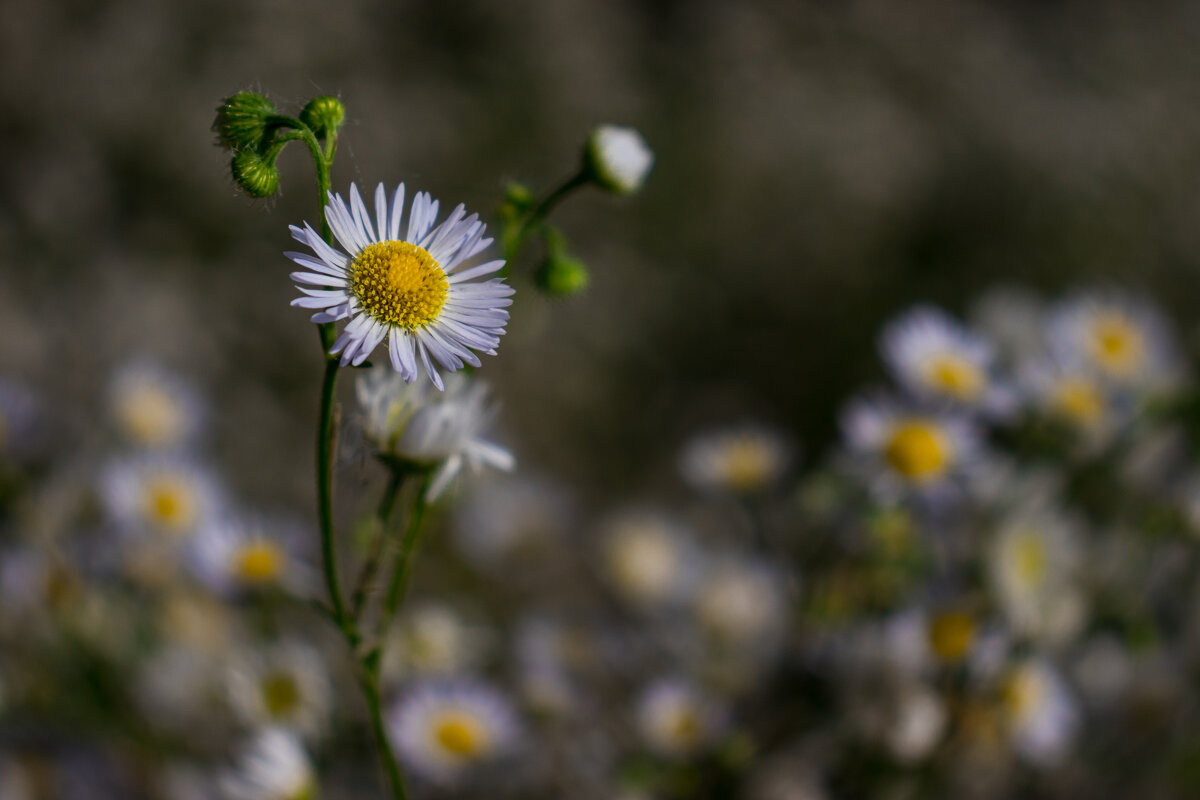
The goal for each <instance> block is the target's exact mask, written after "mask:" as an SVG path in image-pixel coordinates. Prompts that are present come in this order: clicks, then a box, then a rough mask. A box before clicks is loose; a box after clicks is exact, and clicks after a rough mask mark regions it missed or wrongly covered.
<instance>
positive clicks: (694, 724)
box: [666, 708, 704, 747]
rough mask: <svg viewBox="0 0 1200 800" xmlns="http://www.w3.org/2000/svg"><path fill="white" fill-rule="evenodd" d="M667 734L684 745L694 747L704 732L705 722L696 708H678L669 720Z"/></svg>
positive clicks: (676, 742) (677, 742)
mask: <svg viewBox="0 0 1200 800" xmlns="http://www.w3.org/2000/svg"><path fill="white" fill-rule="evenodd" d="M666 728H667V730H666V733H667V736H668V737H669V738H670V739H671V740H672V741H673V742H675V744H678V745H680V746H682V747H692V746H694V745H696V744H697V743H698V742H699V741H700V737H701V736H702V735H703V733H704V723H703V722H702V721H701V720H700V715H699V714H697V713H696V711H695V709H691V708H681V709H678V710H677V711H676V712H675V713H674V714H673V715H672V716H671V719H670V720H668V721H667V726H666Z"/></svg>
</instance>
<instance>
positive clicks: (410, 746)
mask: <svg viewBox="0 0 1200 800" xmlns="http://www.w3.org/2000/svg"><path fill="white" fill-rule="evenodd" d="M388 724H389V727H390V729H391V733H392V743H393V744H394V746H395V747H396V750H397V752H398V753H399V755H400V757H401V759H403V761H404V763H405V765H406V766H407V767H408V768H409V769H411V770H412V771H413V773H414V774H418V775H420V776H421V777H423V778H426V779H427V780H429V781H431V782H433V783H436V784H441V785H444V786H446V785H454V784H456V783H458V782H460V781H462V780H463V779H465V778H466V777H468V776H469V775H470V774H471V772H472V771H474V770H476V769H478V768H481V767H486V766H489V765H494V764H495V763H497V762H498V761H500V760H502V759H503V758H505V757H506V756H509V755H511V754H512V753H513V751H514V750H515V748H516V747H517V746H518V744H519V740H520V737H521V729H520V723H519V721H518V719H517V715H516V712H515V711H514V709H513V707H512V704H511V703H510V702H509V700H508V698H507V697H505V696H504V695H503V694H501V693H500V692H498V691H496V690H495V689H492V688H491V687H489V686H486V685H484V684H482V683H478V682H475V681H469V680H465V679H464V680H458V681H454V682H449V683H442V682H425V683H419V684H416V685H414V686H413V687H412V688H411V689H409V690H408V692H407V693H406V694H405V695H404V696H402V697H401V698H400V700H399V701H398V702H397V703H396V705H395V706H394V707H393V709H392V711H391V713H390V715H389V722H388Z"/></svg>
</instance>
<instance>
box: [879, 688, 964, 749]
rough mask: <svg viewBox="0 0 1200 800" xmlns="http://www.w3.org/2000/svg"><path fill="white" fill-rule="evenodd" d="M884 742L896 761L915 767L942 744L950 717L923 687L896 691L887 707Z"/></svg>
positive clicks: (942, 703)
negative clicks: (887, 716)
mask: <svg viewBox="0 0 1200 800" xmlns="http://www.w3.org/2000/svg"><path fill="white" fill-rule="evenodd" d="M889 711H890V714H889V719H888V723H889V724H888V725H887V728H886V730H885V732H884V739H885V741H886V743H887V746H888V749H889V750H891V752H892V755H893V756H895V758H896V760H897V761H900V762H901V763H904V764H914V763H917V762H919V761H921V760H923V759H925V758H927V757H928V756H929V755H930V753H932V752H933V751H934V749H935V748H936V747H937V746H938V744H940V743H941V740H942V736H943V735H944V734H945V732H946V723H947V722H948V721H949V717H950V714H949V712H948V711H947V709H946V704H945V702H944V701H943V700H942V698H941V696H940V695H939V694H938V693H937V692H936V691H934V690H933V689H931V688H929V687H928V686H926V685H925V684H923V683H919V682H914V683H905V684H903V685H901V686H900V687H898V688H897V689H896V692H895V696H894V697H893V698H892V701H891V703H890V709H889Z"/></svg>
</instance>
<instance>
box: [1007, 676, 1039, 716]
mask: <svg viewBox="0 0 1200 800" xmlns="http://www.w3.org/2000/svg"><path fill="white" fill-rule="evenodd" d="M1043 693H1044V687H1043V686H1042V681H1041V680H1040V676H1039V675H1038V674H1037V672H1035V671H1034V670H1032V669H1030V668H1029V667H1022V668H1020V669H1018V670H1017V671H1016V672H1014V673H1013V674H1012V675H1010V676H1009V678H1008V680H1007V681H1005V683H1004V691H1003V701H1004V708H1005V710H1006V711H1007V712H1008V715H1009V717H1011V718H1013V719H1015V720H1018V721H1019V720H1022V719H1027V718H1028V717H1029V715H1030V714H1031V713H1032V712H1033V711H1035V710H1036V709H1037V707H1038V706H1039V705H1040V704H1041V701H1042V694H1043Z"/></svg>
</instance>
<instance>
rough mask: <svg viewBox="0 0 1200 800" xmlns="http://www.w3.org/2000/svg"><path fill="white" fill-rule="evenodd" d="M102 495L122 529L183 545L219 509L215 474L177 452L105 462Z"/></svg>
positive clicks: (113, 518)
mask: <svg viewBox="0 0 1200 800" xmlns="http://www.w3.org/2000/svg"><path fill="white" fill-rule="evenodd" d="M101 493H102V499H103V500H104V504H105V506H106V507H107V509H108V513H109V516H110V517H111V518H112V520H113V521H114V522H115V523H116V524H117V525H118V526H119V527H120V529H121V530H122V532H127V533H130V534H133V535H140V536H149V537H151V538H153V539H155V540H157V541H160V542H167V543H171V544H181V543H182V542H184V541H185V540H186V539H187V538H188V537H190V536H191V535H192V534H194V533H195V532H196V531H197V530H199V529H200V528H201V527H203V526H204V525H206V524H207V523H208V522H209V521H210V520H211V519H213V518H214V517H215V515H216V514H217V513H218V512H219V510H220V504H221V501H220V497H221V492H220V490H219V489H218V487H217V482H216V480H215V479H214V478H213V476H212V475H211V474H210V473H209V472H208V471H207V470H206V469H204V468H202V467H201V466H199V465H198V464H196V463H194V462H192V461H190V460H187V459H184V458H182V457H178V456H170V455H157V454H156V455H146V456H140V457H136V458H132V459H125V460H120V461H114V462H112V463H110V464H108V465H107V466H106V467H105V469H104V472H103V475H102V485H101Z"/></svg>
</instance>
